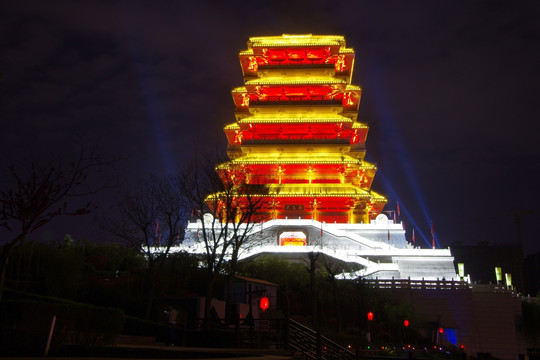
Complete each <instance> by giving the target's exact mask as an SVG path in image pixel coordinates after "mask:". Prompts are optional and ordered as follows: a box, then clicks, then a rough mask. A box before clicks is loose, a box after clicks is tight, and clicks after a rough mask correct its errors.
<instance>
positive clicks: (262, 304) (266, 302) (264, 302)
mask: <svg viewBox="0 0 540 360" xmlns="http://www.w3.org/2000/svg"><path fill="white" fill-rule="evenodd" d="M259 306H260V308H261V309H262V311H264V310H266V309H268V306H270V300H268V298H267V297H266V296H263V297H262V298H261V302H260V304H259Z"/></svg>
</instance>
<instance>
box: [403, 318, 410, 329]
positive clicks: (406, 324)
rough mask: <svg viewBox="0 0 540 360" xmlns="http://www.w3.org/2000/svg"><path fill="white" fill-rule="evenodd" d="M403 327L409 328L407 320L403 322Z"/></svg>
mask: <svg viewBox="0 0 540 360" xmlns="http://www.w3.org/2000/svg"><path fill="white" fill-rule="evenodd" d="M403 326H405V327H408V326H409V320H407V319H405V320H403Z"/></svg>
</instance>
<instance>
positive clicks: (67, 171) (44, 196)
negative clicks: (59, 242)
mask: <svg viewBox="0 0 540 360" xmlns="http://www.w3.org/2000/svg"><path fill="white" fill-rule="evenodd" d="M117 161H118V159H117V158H111V157H104V156H102V155H100V154H99V153H98V152H97V151H96V149H91V148H89V147H87V146H85V145H81V146H80V149H79V151H78V153H77V154H76V156H75V157H74V158H73V159H71V160H67V159H56V160H55V161H50V162H48V163H44V162H40V161H28V162H22V163H18V164H17V165H10V166H9V167H8V169H7V170H8V171H7V174H6V176H5V178H6V179H5V181H4V182H2V187H1V189H0V229H2V228H3V229H4V230H5V231H4V232H3V235H2V241H1V243H2V246H1V248H0V266H1V274H0V299H1V297H2V291H3V288H4V283H5V271H6V264H7V261H8V258H9V255H10V253H11V251H12V249H13V248H14V247H15V246H16V245H17V244H19V243H21V242H22V241H24V240H25V239H26V238H27V236H28V235H29V234H31V233H32V232H34V231H35V230H37V229H39V228H41V227H43V226H45V225H46V224H48V223H50V222H51V221H52V220H54V219H55V218H57V217H59V216H78V215H85V214H88V213H89V212H90V211H91V210H92V209H93V207H94V204H93V203H92V202H91V201H89V200H87V201H84V202H82V203H81V199H88V198H89V196H91V195H94V194H96V193H97V192H99V191H100V190H103V189H104V188H106V187H109V186H114V185H116V180H117V178H116V177H114V176H103V175H102V174H101V173H102V172H103V171H104V170H105V168H109V167H110V166H112V165H114V164H115V163H116V162H117ZM98 174H100V175H102V176H100V177H99V181H94V182H91V181H89V177H91V176H92V175H98ZM109 174H110V173H109Z"/></svg>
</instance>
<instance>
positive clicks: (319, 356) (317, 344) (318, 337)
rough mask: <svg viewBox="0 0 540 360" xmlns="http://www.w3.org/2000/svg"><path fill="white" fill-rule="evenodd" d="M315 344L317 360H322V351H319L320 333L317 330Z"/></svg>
mask: <svg viewBox="0 0 540 360" xmlns="http://www.w3.org/2000/svg"><path fill="white" fill-rule="evenodd" d="M316 336H317V343H316V346H317V350H316V354H317V360H321V359H322V349H321V332H320V331H319V330H318V329H317V335H316Z"/></svg>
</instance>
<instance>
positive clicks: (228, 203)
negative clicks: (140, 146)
mask: <svg viewBox="0 0 540 360" xmlns="http://www.w3.org/2000/svg"><path fill="white" fill-rule="evenodd" d="M215 164H216V162H215V161H213V159H211V158H209V157H206V158H203V159H201V158H197V159H195V160H194V161H193V162H192V163H191V164H190V165H189V166H188V167H187V168H186V169H184V171H183V172H182V173H181V174H180V175H179V177H178V184H179V189H180V191H181V192H182V194H183V197H184V199H185V201H186V207H188V208H191V209H192V212H193V216H194V217H195V218H196V219H197V220H198V223H199V224H200V227H201V228H200V229H199V230H198V231H197V241H199V242H202V243H203V244H204V249H205V253H204V261H205V266H206V271H207V287H206V299H205V307H204V309H205V311H204V313H205V319H206V320H207V321H208V320H209V318H210V311H211V301H212V297H213V293H214V285H215V282H216V279H217V277H218V276H219V274H220V273H222V272H223V271H225V266H226V260H227V256H228V255H232V259H231V262H230V264H229V265H230V267H229V271H233V270H232V269H234V271H236V264H237V262H238V256H239V251H240V249H241V248H242V246H244V245H245V244H246V243H247V242H248V239H249V234H250V232H251V230H252V228H253V225H254V223H255V222H256V220H257V214H258V212H259V211H260V209H261V207H262V206H263V204H264V197H263V196H261V195H263V193H261V191H263V190H264V189H265V188H266V187H265V186H261V185H249V184H246V183H245V180H243V179H240V178H238V177H235V176H234V175H232V176H229V175H227V174H226V173H225V174H224V173H222V174H221V177H220V176H219V175H218V174H217V173H216V171H215V169H214V167H215Z"/></svg>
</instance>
